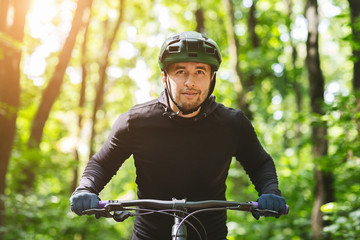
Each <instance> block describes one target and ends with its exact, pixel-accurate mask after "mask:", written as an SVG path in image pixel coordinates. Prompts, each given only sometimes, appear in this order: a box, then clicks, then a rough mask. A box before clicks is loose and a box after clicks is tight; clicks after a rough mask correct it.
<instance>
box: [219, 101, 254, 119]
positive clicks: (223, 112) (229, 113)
mask: <svg viewBox="0 0 360 240" xmlns="http://www.w3.org/2000/svg"><path fill="white" fill-rule="evenodd" d="M215 114H217V115H219V117H221V118H223V119H227V120H229V121H239V120H246V119H247V118H246V116H245V115H244V113H243V111H241V109H234V108H231V107H226V106H224V105H223V104H221V103H218V107H217V108H216V110H215Z"/></svg>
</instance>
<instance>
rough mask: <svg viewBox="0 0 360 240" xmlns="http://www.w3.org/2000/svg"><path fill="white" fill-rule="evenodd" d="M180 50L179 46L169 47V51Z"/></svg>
mask: <svg viewBox="0 0 360 240" xmlns="http://www.w3.org/2000/svg"><path fill="white" fill-rule="evenodd" d="M179 50H180V47H179V46H170V47H169V53H174V52H180V51H179Z"/></svg>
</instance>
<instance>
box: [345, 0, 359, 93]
mask: <svg viewBox="0 0 360 240" xmlns="http://www.w3.org/2000/svg"><path fill="white" fill-rule="evenodd" d="M348 1H349V5H350V13H351V30H352V36H353V42H354V43H356V44H354V45H353V52H352V53H353V57H354V70H353V72H354V75H353V90H354V91H359V90H360V46H359V43H360V27H359V24H358V23H359V22H360V1H359V0H348ZM356 21H357V23H356Z"/></svg>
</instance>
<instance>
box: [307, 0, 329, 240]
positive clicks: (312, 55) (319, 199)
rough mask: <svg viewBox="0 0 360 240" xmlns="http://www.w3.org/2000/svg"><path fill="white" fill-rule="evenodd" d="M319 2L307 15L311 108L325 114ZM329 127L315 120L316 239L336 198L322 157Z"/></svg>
mask: <svg viewBox="0 0 360 240" xmlns="http://www.w3.org/2000/svg"><path fill="white" fill-rule="evenodd" d="M317 8H318V4H317V0H307V3H306V8H305V16H306V19H307V21H308V39H307V42H306V46H307V56H306V66H307V69H308V74H309V84H310V100H311V111H312V113H313V114H314V115H316V116H321V115H323V114H324V112H323V109H322V104H323V94H324V77H323V74H322V71H321V68H320V56H319V43H318V39H319V33H318V23H319V16H318V10H317ZM326 135H327V126H326V123H324V122H320V120H319V121H317V122H313V123H312V136H311V138H312V142H313V148H312V151H313V156H314V159H315V168H314V174H315V201H314V206H313V211H312V219H311V221H312V229H313V233H314V239H319V238H321V237H322V236H321V235H322V229H323V227H324V226H325V224H324V220H323V215H322V212H321V210H320V207H321V206H322V205H323V204H325V203H327V202H330V201H333V176H332V174H331V172H330V171H328V170H326V169H324V168H322V166H321V164H320V163H319V162H318V160H319V159H320V158H322V157H325V156H326V155H327V151H328V143H327V139H326Z"/></svg>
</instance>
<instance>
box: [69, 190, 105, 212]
mask: <svg viewBox="0 0 360 240" xmlns="http://www.w3.org/2000/svg"><path fill="white" fill-rule="evenodd" d="M99 201H100V198H99V197H98V196H97V195H96V194H95V193H89V192H81V193H77V194H74V195H72V196H71V197H70V205H71V211H73V212H74V213H76V214H77V215H79V216H81V215H83V214H82V211H84V210H86V209H91V208H97V207H99Z"/></svg>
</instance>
